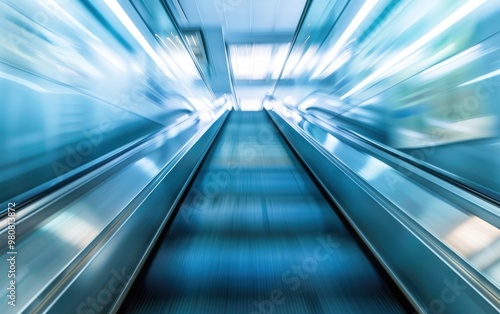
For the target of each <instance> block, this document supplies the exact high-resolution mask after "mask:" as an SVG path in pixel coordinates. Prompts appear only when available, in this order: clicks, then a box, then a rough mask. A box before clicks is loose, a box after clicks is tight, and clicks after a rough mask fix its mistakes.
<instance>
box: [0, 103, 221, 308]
mask: <svg viewBox="0 0 500 314" xmlns="http://www.w3.org/2000/svg"><path fill="white" fill-rule="evenodd" d="M224 111H225V110H222V111H220V110H219V111H218V112H217V115H214V117H213V118H212V119H208V120H207V119H206V118H205V119H200V118H194V119H190V120H187V121H184V122H182V123H180V124H179V125H173V126H172V127H170V128H167V129H165V130H164V131H163V132H161V133H159V134H158V135H157V136H155V137H154V138H152V139H151V140H150V141H148V142H146V143H145V144H144V145H142V146H140V147H138V148H137V149H136V150H135V151H134V152H133V154H132V155H131V156H130V157H129V158H128V160H121V161H120V163H117V164H116V163H115V164H114V165H113V166H112V167H108V169H106V171H104V172H103V171H100V169H97V170H96V171H94V172H93V173H90V174H89V175H88V176H87V177H83V178H82V179H81V180H79V181H77V182H75V184H73V185H72V186H70V189H66V190H63V191H58V192H56V193H54V194H56V195H55V196H51V195H49V196H47V197H45V198H48V200H45V199H41V200H39V201H37V202H35V203H33V204H31V205H30V206H28V207H27V208H24V209H23V211H20V212H19V213H18V214H17V215H16V221H17V222H16V230H17V237H16V241H15V242H16V245H15V247H16V250H17V251H18V252H19V254H18V255H17V259H16V262H17V265H18V271H17V274H16V277H15V280H16V288H17V291H18V292H19V293H18V295H17V298H16V307H14V308H12V307H11V306H10V305H8V304H7V302H1V303H0V312H2V313H16V312H17V310H18V309H19V311H22V310H26V309H27V308H28V309H29V311H33V310H35V309H37V308H38V307H39V306H42V308H43V307H44V306H45V307H46V306H47V305H46V304H43V303H42V300H43V301H44V302H46V301H45V298H47V295H49V296H50V294H51V293H53V292H52V290H51V289H54V288H55V287H58V286H59V285H61V284H62V283H63V281H64V280H67V276H69V274H72V275H75V274H74V272H75V270H74V269H73V267H75V264H76V265H81V264H84V263H83V262H82V260H85V259H86V258H87V259H88V258H92V259H93V258H95V257H96V256H97V255H98V251H99V250H97V249H96V248H95V247H96V245H97V244H99V241H100V240H99V239H100V238H102V237H106V235H107V234H108V233H109V231H108V229H109V228H110V226H113V225H114V224H117V223H116V221H120V219H123V218H121V217H122V216H123V215H124V214H125V213H126V212H127V211H131V210H133V209H135V206H138V205H140V203H141V202H144V199H145V197H146V196H147V195H146V196H144V195H142V194H143V193H144V191H147V189H148V186H150V185H151V184H152V182H153V183H154V182H155V180H157V178H158V177H159V176H160V175H161V174H162V173H163V172H165V171H167V170H168V171H170V169H171V168H173V167H174V166H175V165H176V163H178V162H179V159H182V158H183V156H184V155H186V152H187V151H188V150H189V149H190V148H191V147H192V146H193V145H194V143H196V142H197V141H198V140H199V139H200V138H201V137H202V136H203V135H204V133H205V132H206V131H207V129H208V128H209V127H210V126H211V125H212V124H213V123H214V122H215V121H217V119H218V118H220V116H221V115H222V114H223V113H224ZM205 140H206V139H205ZM209 144H210V142H205V143H203V145H206V146H208V145H209ZM199 154H200V152H197V153H196V155H194V156H190V157H189V159H190V162H188V163H187V165H188V167H187V168H186V169H184V172H187V174H184V173H183V175H182V176H179V177H176V178H169V180H171V181H172V180H174V181H175V180H179V179H181V178H183V179H184V180H187V179H188V176H189V173H191V172H192V171H193V169H194V166H195V164H196V162H197V160H198V159H199V158H200V156H198V155H199ZM122 164H124V165H122ZM184 167H186V166H184ZM113 168H117V169H113ZM101 177H102V178H101ZM166 184H168V183H166ZM178 185H180V187H182V186H183V185H184V181H183V180H179V182H177V183H175V184H174V183H172V182H170V186H171V188H172V190H171V192H172V194H168V193H167V195H170V198H171V200H170V202H167V203H166V204H164V206H165V208H166V210H167V209H169V208H170V206H172V203H173V202H174V201H175V200H176V199H177V196H178V193H179V190H180V187H177V186H178ZM174 186H176V187H177V188H176V189H173V187H174ZM124 191H126V192H124ZM141 193H142V194H141ZM149 193H151V192H149ZM141 195H142V196H141ZM162 195H165V193H163V192H162ZM141 198H142V199H141ZM162 212H163V211H157V212H156V214H159V213H162ZM166 214H167V213H164V214H163V215H160V216H159V217H156V216H155V219H156V220H157V221H155V223H158V224H159V223H160V222H161V221H162V220H163V219H164V218H165V217H164V216H165V215H166ZM0 225H1V226H2V227H1V229H2V231H1V232H0V237H2V238H6V236H7V233H8V230H7V228H5V227H6V226H7V218H4V219H2V221H1V222H0ZM151 225H152V226H153V225H154V224H153V223H151ZM157 228H159V225H157V226H156V228H152V229H151V230H149V232H148V233H145V234H150V233H152V234H153V235H154V234H155V233H156V232H157ZM151 237H152V236H151ZM144 241H145V242H141V243H140V246H144V251H145V250H146V248H147V245H148V244H149V242H147V241H152V238H146V239H145V240H144ZM130 245H131V244H130ZM100 248H101V247H100ZM93 250H94V251H93ZM9 251H10V250H9V247H8V246H7V242H5V241H3V242H2V243H1V244H0V256H1V257H2V260H6V259H7V256H10V255H9V254H8V253H7V252H9ZM95 251H97V252H95ZM137 253H138V254H139V253H140V256H142V254H143V253H144V252H143V251H141V250H138V251H137ZM120 254H122V258H123V260H124V261H125V260H128V255H124V253H123V251H121V253H120ZM137 263H138V261H137V260H135V261H133V262H132V266H130V265H128V266H127V267H128V269H132V267H136V266H137ZM104 266H105V265H104ZM110 269H111V268H108V267H103V268H101V270H105V271H106V272H108V273H109V271H111V270H110ZM8 282H9V278H8V277H7V276H3V277H1V278H0V286H5V287H7V286H8ZM124 284H125V283H124ZM20 292H22V293H20ZM91 292H92V291H91V290H82V291H80V293H83V295H80V297H81V298H76V299H75V298H73V302H77V303H80V302H82V301H83V300H85V297H86V295H87V294H89V293H91ZM50 297H51V298H54V296H50ZM116 297H118V295H116ZM37 298H38V299H37ZM34 300H36V301H34ZM49 300H50V298H49ZM108 305H111V303H110V304H108ZM66 306H67V304H66ZM75 308H76V305H75Z"/></svg>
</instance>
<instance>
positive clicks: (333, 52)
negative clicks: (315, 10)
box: [312, 0, 378, 77]
mask: <svg viewBox="0 0 500 314" xmlns="http://www.w3.org/2000/svg"><path fill="white" fill-rule="evenodd" d="M377 3H378V0H366V2H365V3H364V4H363V6H362V7H361V9H360V10H359V12H358V14H356V16H355V17H354V18H353V19H352V21H351V23H350V24H349V26H347V28H346V29H345V31H344V33H343V34H342V35H341V36H340V38H339V39H338V40H337V42H336V43H335V45H334V46H333V47H332V48H331V49H330V50H329V51H328V52H327V54H326V56H324V61H323V62H322V63H321V64H320V66H318V68H317V69H316V71H315V72H314V73H313V75H312V77H318V76H319V75H320V74H321V73H322V72H323V71H325V69H326V68H327V67H328V66H329V65H330V63H331V62H332V61H335V59H336V58H337V55H338V53H339V51H340V50H341V49H342V48H343V47H344V45H345V44H346V43H347V41H348V40H349V38H350V37H351V36H352V34H354V32H355V31H356V30H357V29H358V27H359V26H360V25H361V23H363V21H364V20H365V19H366V17H367V16H368V14H369V13H370V12H371V11H372V10H373V8H374V7H375V5H376V4H377Z"/></svg>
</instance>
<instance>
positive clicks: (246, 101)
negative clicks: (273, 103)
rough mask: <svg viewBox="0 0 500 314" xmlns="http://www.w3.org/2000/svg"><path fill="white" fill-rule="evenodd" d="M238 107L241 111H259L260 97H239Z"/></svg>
mask: <svg viewBox="0 0 500 314" xmlns="http://www.w3.org/2000/svg"><path fill="white" fill-rule="evenodd" d="M240 109H241V110H242V111H259V110H261V109H262V99H260V98H241V99H240Z"/></svg>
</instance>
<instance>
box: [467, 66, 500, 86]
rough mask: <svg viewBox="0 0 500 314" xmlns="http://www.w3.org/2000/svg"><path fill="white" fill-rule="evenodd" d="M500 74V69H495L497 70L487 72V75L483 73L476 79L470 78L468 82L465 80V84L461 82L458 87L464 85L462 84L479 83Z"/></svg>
mask: <svg viewBox="0 0 500 314" xmlns="http://www.w3.org/2000/svg"><path fill="white" fill-rule="evenodd" d="M499 75H500V69H498V70H495V71H492V72H490V73H487V74H485V75H481V76H479V77H476V78H475V79H473V80H470V81H468V82H465V83H463V84H460V85H459V86H458V87H462V86H467V85H470V84H474V83H477V82H481V81H484V80H487V79H489V78H492V77H495V76H499Z"/></svg>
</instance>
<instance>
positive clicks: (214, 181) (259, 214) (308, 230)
mask: <svg viewBox="0 0 500 314" xmlns="http://www.w3.org/2000/svg"><path fill="white" fill-rule="evenodd" d="M402 301H403V300H398V298H397V295H396V294H395V293H394V291H393V288H391V286H390V285H388V284H387V283H386V281H385V279H384V277H383V276H381V274H380V273H379V270H378V269H377V268H375V267H374V266H373V264H372V261H371V260H370V258H367V256H366V255H365V253H364V252H363V250H362V249H361V248H360V246H359V244H358V242H357V241H356V240H354V239H353V237H352V235H351V234H350V232H349V231H348V230H347V229H346V227H345V226H344V225H343V223H342V222H341V220H340V219H339V218H338V217H337V216H336V214H335V212H334V211H333V209H332V208H331V207H330V205H329V203H328V202H327V201H326V199H325V198H324V197H323V195H322V194H321V193H320V191H319V190H318V188H317V187H316V186H315V183H314V182H313V181H312V180H311V178H310V177H309V175H308V173H307V172H306V171H305V169H304V168H303V167H302V166H301V164H300V163H299V162H298V160H297V159H296V158H295V156H294V155H293V153H292V152H291V151H290V149H289V148H288V147H287V145H286V144H285V142H284V141H283V139H282V138H281V137H280V134H279V133H278V131H277V130H276V129H275V128H274V126H273V125H272V124H271V123H270V120H269V118H268V117H267V114H266V113H265V112H258V113H251V112H233V113H232V114H231V115H230V117H229V118H228V122H227V123H226V125H225V126H224V128H223V130H222V131H221V135H220V137H219V138H218V140H217V141H216V143H215V144H214V147H213V148H212V151H211V152H210V153H209V155H208V156H207V159H206V160H205V161H204V164H203V165H202V167H201V170H200V172H199V173H198V175H197V176H196V178H195V179H194V181H193V184H192V187H191V189H190V190H189V193H187V195H186V197H185V200H184V202H183V203H182V204H181V206H180V207H179V211H178V213H177V216H176V218H175V220H174V221H173V223H172V225H171V227H170V228H169V229H168V232H167V233H166V234H165V236H164V238H163V240H162V242H161V244H160V245H159V246H158V249H157V251H156V253H155V254H154V255H153V256H152V258H151V260H150V262H149V263H148V264H146V267H145V271H143V273H142V275H141V276H140V277H139V278H138V280H137V283H136V284H135V285H134V287H133V288H132V290H131V293H130V295H129V296H128V297H127V299H126V301H125V303H124V304H123V306H122V308H121V312H123V313H153V312H155V313H160V312H161V313H198V312H203V313H404V312H405V306H404V301H403V304H402V303H401V302H402ZM407 310H408V311H409V309H407Z"/></svg>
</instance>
